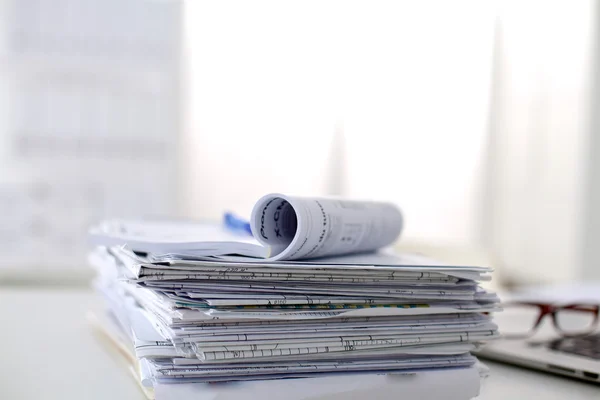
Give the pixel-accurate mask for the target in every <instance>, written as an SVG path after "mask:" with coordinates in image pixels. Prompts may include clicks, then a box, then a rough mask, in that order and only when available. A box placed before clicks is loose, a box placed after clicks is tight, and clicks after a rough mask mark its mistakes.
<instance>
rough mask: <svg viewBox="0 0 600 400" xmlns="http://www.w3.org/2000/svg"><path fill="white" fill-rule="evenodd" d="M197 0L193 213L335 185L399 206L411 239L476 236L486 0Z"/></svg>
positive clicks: (339, 190) (190, 47) (487, 66)
mask: <svg viewBox="0 0 600 400" xmlns="http://www.w3.org/2000/svg"><path fill="white" fill-rule="evenodd" d="M186 6H187V9H186V21H185V24H186V29H185V36H186V46H185V47H186V50H187V51H188V53H187V54H188V57H189V58H188V66H189V71H188V74H189V76H190V78H191V82H190V86H189V89H190V92H189V94H190V103H189V108H188V110H187V111H188V116H189V120H188V121H189V125H188V134H189V140H190V147H189V149H190V154H189V160H190V164H189V165H190V169H191V171H192V172H191V175H192V176H191V177H190V182H192V183H193V184H192V187H191V188H190V197H189V199H190V203H189V204H188V207H189V212H190V213H192V214H193V215H195V216H199V217H212V218H216V217H219V216H220V214H221V213H222V211H223V208H224V207H225V208H231V209H233V210H235V211H238V212H240V213H241V214H242V215H245V214H247V213H249V210H250V209H251V206H252V204H253V202H254V201H255V200H256V199H257V198H258V197H259V196H261V195H262V194H264V193H265V192H269V191H283V192H293V193H302V194H331V193H333V194H343V195H349V196H353V197H360V198H376V199H386V200H391V201H394V202H397V203H398V204H399V205H400V206H401V207H402V208H403V209H404V211H405V213H406V215H407V221H408V222H407V229H406V232H405V235H406V237H412V238H423V239H425V238H426V239H433V240H438V241H443V242H453V243H461V244H464V243H467V242H470V241H472V240H474V239H475V238H476V237H477V232H478V229H479V228H478V226H477V217H478V212H479V210H478V206H477V204H478V197H479V196H480V192H481V189H480V176H479V175H478V173H479V166H480V164H481V158H482V149H483V147H484V145H485V137H486V133H487V132H486V121H487V115H488V104H489V98H490V92H489V90H490V80H491V65H492V49H493V28H494V19H493V10H492V7H491V4H490V2H481V1H458V2H456V1H455V2H445V1H424V2H398V1H369V2H365V1H303V2H281V1H254V2H244V1H222V2H205V1H190V2H188V3H186Z"/></svg>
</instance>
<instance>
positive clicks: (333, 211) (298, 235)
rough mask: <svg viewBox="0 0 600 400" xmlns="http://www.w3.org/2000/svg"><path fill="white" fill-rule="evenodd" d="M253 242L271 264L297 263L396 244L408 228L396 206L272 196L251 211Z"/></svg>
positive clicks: (264, 198)
mask: <svg viewBox="0 0 600 400" xmlns="http://www.w3.org/2000/svg"><path fill="white" fill-rule="evenodd" d="M250 225H251V228H252V233H253V235H254V237H255V238H256V239H257V240H258V241H259V242H260V243H261V244H262V245H264V246H267V247H268V248H269V260H273V261H277V260H297V259H306V258H317V257H324V256H333V255H341V254H350V253H359V252H366V251H372V250H376V249H378V248H381V247H385V246H388V245H390V244H392V243H393V242H395V241H396V240H397V239H398V237H399V236H400V233H401V232H402V227H403V218H402V213H401V212H400V209H399V208H398V207H396V206H395V205H394V204H391V203H383V202H372V201H355V200H342V199H333V198H313V197H310V198H309V197H296V196H285V195H282V194H269V195H266V196H264V197H262V198H261V199H260V200H258V202H257V203H256V205H255V206H254V209H253V210H252V215H251V218H250Z"/></svg>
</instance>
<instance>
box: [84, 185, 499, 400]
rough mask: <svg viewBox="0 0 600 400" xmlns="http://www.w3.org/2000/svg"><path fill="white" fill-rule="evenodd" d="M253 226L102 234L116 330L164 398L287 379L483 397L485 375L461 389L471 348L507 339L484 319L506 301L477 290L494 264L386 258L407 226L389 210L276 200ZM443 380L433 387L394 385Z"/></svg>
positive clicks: (98, 235) (122, 224)
mask: <svg viewBox="0 0 600 400" xmlns="http://www.w3.org/2000/svg"><path fill="white" fill-rule="evenodd" d="M250 224H251V227H252V232H253V233H254V236H255V238H252V237H250V236H248V237H242V236H240V235H242V234H243V233H242V232H234V231H232V230H231V229H229V230H228V229H227V227H223V226H217V225H209V224H197V223H191V222H185V223H181V222H177V223H175V222H172V221H171V222H167V221H162V222H156V221H154V222H152V223H150V222H144V221H138V222H130V221H110V222H106V223H103V224H101V225H100V226H98V227H96V228H94V229H93V230H92V237H93V240H94V241H95V243H96V244H97V245H98V246H97V247H96V248H95V250H94V251H93V252H92V253H91V255H90V260H91V263H92V265H93V266H94V267H95V268H96V269H97V271H98V278H97V280H96V282H95V286H96V288H97V290H98V291H99V292H100V293H102V295H103V297H104V298H105V300H106V303H107V305H108V310H109V314H108V315H109V316H110V318H111V321H112V324H113V325H114V326H115V327H118V328H116V329H109V331H113V332H114V331H119V332H121V334H122V336H123V337H126V338H127V339H126V341H128V342H129V346H130V347H131V348H132V349H133V351H134V352H135V356H136V358H137V360H138V361H139V376H140V380H141V382H142V384H143V385H144V386H146V387H153V388H155V393H156V395H157V398H158V393H159V392H160V393H162V392H164V393H165V394H163V395H161V396H162V397H163V398H169V396H171V395H172V394H173V393H175V392H177V391H179V392H181V393H183V392H185V393H194V392H196V391H198V390H200V391H201V392H202V393H208V392H206V390H205V389H202V388H203V387H204V386H202V385H204V384H206V383H207V382H229V381H251V382H246V383H245V384H246V385H253V386H252V387H253V388H254V389H253V390H267V391H268V390H270V389H269V386H268V385H269V384H271V388H272V389H273V390H275V388H277V387H278V386H277V385H276V381H274V380H280V379H284V378H286V379H291V378H295V380H293V382H296V380H300V381H301V382H302V383H301V384H300V386H299V388H303V389H298V390H305V391H308V392H311V391H312V392H311V393H313V394H312V395H313V396H314V393H315V392H314V391H316V393H317V394H319V393H320V389H318V388H319V387H324V386H327V385H333V386H331V387H330V388H329V389H328V390H332V389H331V388H332V387H337V388H339V389H340V390H341V391H343V390H345V389H343V388H344V387H346V386H345V385H347V383H346V384H342V382H354V380H356V379H358V380H361V381H364V382H375V381H378V382H379V384H378V387H379V388H380V389H381V390H383V391H384V392H385V391H386V390H387V392H386V393H388V394H387V395H386V394H385V393H383V392H382V394H381V398H387V397H386V396H389V397H390V398H393V395H394V393H396V394H397V390H398V389H399V387H398V386H397V385H404V386H403V387H402V390H411V392H413V393H424V394H426V393H430V394H431V398H438V397H439V393H444V395H445V396H446V397H447V398H470V397H473V396H475V395H477V393H478V391H479V380H478V379H467V378H465V381H464V382H463V383H464V384H463V385H456V381H455V380H456V379H457V377H458V376H461V375H460V373H463V375H462V376H465V377H466V376H474V375H476V376H479V370H478V369H476V368H475V363H476V359H475V357H473V356H472V355H470V353H469V352H470V350H472V349H474V348H475V346H477V345H478V344H479V343H482V342H484V341H487V340H489V339H493V338H495V337H497V335H498V334H497V327H496V325H495V324H494V323H493V322H492V321H491V320H490V316H489V315H488V314H487V313H488V312H492V311H496V310H498V305H497V303H498V298H497V297H496V295H495V294H493V293H488V292H486V291H485V290H483V289H481V288H480V287H479V285H478V282H480V281H484V280H489V279H490V275H489V273H490V271H489V269H486V268H483V267H460V266H448V265H443V264H440V263H437V262H435V261H433V260H430V259H427V258H425V257H422V256H418V255H406V254H403V255H399V254H394V253H393V252H391V251H389V250H388V251H385V250H379V251H377V250H378V249H379V248H380V247H383V246H385V245H388V244H390V243H392V242H394V241H395V240H396V239H397V237H398V235H399V234H400V231H401V229H402V216H401V214H400V212H399V211H398V210H397V208H395V207H394V206H392V205H389V204H384V203H365V202H351V201H347V200H344V201H342V200H331V199H305V198H297V197H294V198H290V197H287V196H282V195H269V196H265V197H264V198H263V199H261V200H259V202H258V203H257V206H256V207H255V209H254V211H253V213H252V218H251V221H250ZM313 256H315V257H313ZM113 336H114V335H113ZM121 341H122V340H121ZM457 371H463V372H460V373H459V372H457ZM433 373H435V374H436V375H435V376H436V377H437V378H436V382H438V384H437V385H436V386H431V385H427V386H423V387H421V386H419V387H416V386H414V385H416V384H417V383H416V382H417V381H414V382H413V383H410V384H408V383H409V382H411V381H410V380H398V379H392V377H396V378H398V376H414V375H417V376H420V377H421V378H420V380H419V382H421V381H422V382H428V381H429V378H428V376H430V374H433ZM444 373H446V375H445V376H447V377H448V378H449V379H445V378H443V376H444ZM457 374H458V375H457ZM380 376H383V377H386V378H382V377H380ZM450 377H452V378H450ZM303 378H319V379H303ZM376 378H377V379H376ZM381 379H384V380H383V381H382V380H381ZM344 380H346V381H344ZM348 380H349V381H348ZM257 381H263V383H261V385H267V386H265V388H264V389H260V387H261V386H256V385H258V383H257ZM289 382H292V381H289ZM336 382H337V383H336ZM468 382H470V384H468ZM171 384H179V385H171ZM181 384H184V386H181ZM199 385H200V386H199ZM311 385H312V386H311ZM323 385H324V386H323ZM365 385H366V383H365ZM406 385H408V386H406ZM411 385H412V386H411ZM465 385H466V386H465ZM388 386H389V387H388ZM236 387H237V386H236ZM452 387H455V388H456V389H453V390H454V392H452V391H451V390H450V389H451V388H452ZM159 388H160V389H159ZM225 388H227V389H223V390H224V391H221V392H219V391H218V390H217V392H218V393H221V395H223V396H224V397H223V398H227V396H226V395H225V394H224V393H225V392H227V391H231V390H232V389H231V387H229V386H225ZM365 388H368V385H366V386H362V390H365ZM374 389H375V388H371V389H369V390H374ZM440 389H442V390H443V391H442V392H440V391H439V390H440ZM240 390H242V389H240ZM277 390H278V389H277ZM323 390H325V389H323ZM357 390H358V389H357ZM428 390H430V392H428ZM449 390H450V392H449ZM334 391H335V390H334ZM308 392H307V393H308ZM325 392H326V393H325ZM325 392H323V395H325V394H327V393H329V394H332V392H327V390H326V391H325ZM367 392H368V390H367V391H366V392H365V393H367ZM168 393H171V394H168ZM218 393H217V394H218ZM239 393H240V392H238V395H239ZM436 393H437V396H435V394H436ZM452 393H454V394H452ZM229 394H230V395H232V396H233V395H235V390H233V392H230V393H229ZM190 396H191V395H190ZM215 396H216V395H215ZM299 396H300V397H298V398H304V397H302V396H303V395H302V394H300V395H299ZM174 397H175V396H174ZM216 397H218V396H216ZM307 397H308V396H307ZM190 398H197V394H196V397H190ZM207 398H215V397H207ZM425 398H426V397H425ZM159 400H160V399H159Z"/></svg>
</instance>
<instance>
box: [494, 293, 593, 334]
mask: <svg viewBox="0 0 600 400" xmlns="http://www.w3.org/2000/svg"><path fill="white" fill-rule="evenodd" d="M502 308H503V311H502V312H499V313H497V314H495V315H494V319H495V320H496V321H497V323H498V328H499V331H500V333H501V334H502V336H503V337H505V338H507V339H511V338H515V339H520V338H527V337H530V336H532V335H533V334H534V333H535V332H536V331H537V329H538V328H539V326H540V324H541V322H542V320H543V319H544V317H546V316H551V317H552V323H553V325H554V328H555V329H556V331H558V333H560V334H561V335H562V336H580V335H586V334H589V333H591V332H592V331H594V330H595V329H596V327H597V326H598V320H599V319H600V318H599V314H600V306H599V305H598V304H585V303H577V304H566V305H553V304H546V303H535V302H510V303H503V304H502Z"/></svg>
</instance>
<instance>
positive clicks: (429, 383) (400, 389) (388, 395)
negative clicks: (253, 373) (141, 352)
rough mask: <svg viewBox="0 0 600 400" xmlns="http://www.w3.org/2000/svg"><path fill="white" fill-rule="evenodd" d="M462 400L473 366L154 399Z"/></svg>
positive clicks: (186, 390) (173, 388) (201, 390)
mask: <svg viewBox="0 0 600 400" xmlns="http://www.w3.org/2000/svg"><path fill="white" fill-rule="evenodd" d="M399 393H401V394H402V397H404V398H407V399H445V400H465V399H470V398H473V397H476V396H477V395H478V394H479V372H478V370H477V369H476V368H474V367H471V368H461V369H450V370H443V371H442V370H440V371H427V372H420V373H416V374H406V375H402V374H398V375H364V376H363V375H354V376H338V377H325V378H311V379H286V380H276V381H256V382H239V383H225V384H216V385H215V384H206V383H193V384H179V385H169V384H158V385H156V387H155V394H156V400H239V399H242V398H243V399H247V400H264V399H286V400H341V399H345V400H358V399H367V398H368V399H379V400H388V399H389V400H392V399H393V400H396V399H398V394H399Z"/></svg>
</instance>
